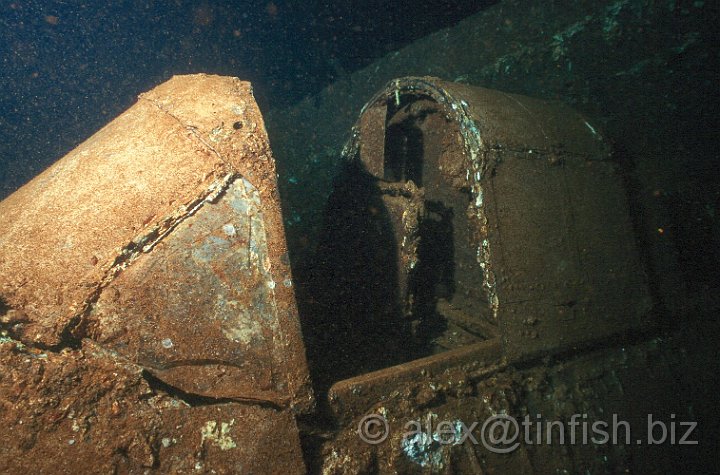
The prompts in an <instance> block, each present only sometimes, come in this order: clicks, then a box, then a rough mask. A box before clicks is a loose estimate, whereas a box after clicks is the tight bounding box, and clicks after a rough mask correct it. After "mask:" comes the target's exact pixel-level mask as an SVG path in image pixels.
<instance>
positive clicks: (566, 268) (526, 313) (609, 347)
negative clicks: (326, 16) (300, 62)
mask: <svg viewBox="0 0 720 475" xmlns="http://www.w3.org/2000/svg"><path fill="white" fill-rule="evenodd" d="M501 3H502V5H501V6H498V7H494V8H490V9H488V11H487V12H485V13H482V14H481V15H480V16H479V18H480V20H481V21H482V22H483V23H482V24H487V23H488V21H489V20H488V19H490V20H493V15H500V16H503V15H507V16H508V17H510V16H512V15H516V16H514V17H513V18H516V17H517V12H518V11H520V9H519V6H518V5H516V4H515V3H514V2H501ZM620 3H622V2H620ZM620 3H618V4H616V10H613V9H612V8H610V7H603V8H600V7H597V8H596V10H592V9H591V10H592V12H594V13H592V15H595V17H596V18H595V17H593V16H592V15H591V14H588V15H587V16H583V17H580V16H578V18H581V19H580V20H579V21H578V22H576V23H573V24H572V25H571V28H565V29H562V30H561V31H560V33H556V34H555V35H554V36H552V37H551V41H550V42H544V43H541V42H539V41H536V39H532V38H530V37H528V39H527V42H526V44H527V45H534V46H532V48H535V49H533V50H532V52H533V55H530V54H526V53H527V50H526V51H525V53H522V52H518V53H517V54H516V55H514V56H512V55H507V54H506V55H503V56H501V57H500V59H497V60H496V61H494V62H492V61H489V60H488V58H485V57H478V59H477V62H478V63H481V64H484V65H486V66H484V68H477V70H478V71H480V73H478V75H479V76H478V78H476V79H478V80H475V81H474V80H473V77H472V75H456V74H430V73H432V71H425V72H427V73H428V74H411V73H409V72H408V71H406V70H408V69H409V70H415V69H417V68H412V67H411V68H403V67H398V66H397V64H399V63H400V62H401V61H403V58H411V57H414V58H417V57H419V56H422V54H424V52H427V51H433V47H431V46H430V42H431V41H432V42H435V43H437V44H438V45H439V46H436V48H437V51H446V50H447V48H444V47H443V46H442V44H441V43H442V41H450V40H448V38H449V33H445V34H444V35H445V36H443V37H442V39H441V38H440V37H439V36H438V37H435V38H431V39H429V40H427V42H426V43H422V42H421V43H419V46H418V45H416V46H411V47H409V48H408V49H407V50H405V52H404V53H402V54H401V55H400V59H397V58H395V56H393V57H392V58H390V59H387V60H383V61H387V62H386V63H383V62H382V61H381V62H380V63H379V64H378V65H377V66H375V69H374V71H373V72H368V70H366V71H361V72H360V73H355V75H353V76H352V77H351V78H350V79H347V80H344V81H343V80H341V81H338V82H337V83H336V84H334V85H333V87H330V88H328V89H326V90H325V91H324V92H323V93H322V94H321V95H319V96H318V97H317V98H315V99H314V100H307V101H305V102H301V103H299V104H297V105H295V106H292V107H289V108H285V109H274V110H270V111H269V112H268V113H266V114H263V113H261V110H260V107H259V106H258V103H257V101H256V97H255V95H254V91H253V86H252V85H251V83H250V82H249V81H246V80H244V79H243V78H242V77H241V78H238V77H231V76H226V75H216V74H204V73H198V74H178V75H174V76H173V77H172V78H171V79H169V80H167V81H165V82H163V83H162V84H160V85H158V86H156V87H154V88H152V89H150V90H148V91H147V92H144V93H142V94H140V96H139V97H138V98H137V100H136V102H135V103H134V104H133V105H132V106H130V107H129V108H128V109H127V110H125V111H124V112H123V113H122V114H120V115H119V116H117V117H116V118H115V119H112V120H110V121H108V122H107V124H106V125H105V126H104V127H102V128H101V129H100V130H98V131H97V132H96V133H94V134H93V135H92V136H91V137H90V138H88V139H87V140H85V141H83V142H82V143H81V144H79V145H78V146H77V147H75V148H74V149H72V151H70V152H69V153H68V154H67V155H65V156H64V157H62V158H61V159H59V160H58V161H57V162H55V163H54V164H52V165H51V166H50V167H49V168H47V169H46V170H44V171H43V172H42V173H40V174H39V175H37V176H36V177H35V178H33V179H32V180H30V181H29V182H28V183H26V184H25V185H24V186H22V187H20V188H19V189H17V190H16V191H14V192H13V193H12V194H10V195H9V196H7V197H6V198H5V199H4V200H3V201H1V202H0V331H1V333H0V409H1V410H0V420H1V421H2V426H3V429H4V430H3V431H2V432H1V435H0V472H2V473H24V472H26V473H48V474H55V473H58V474H61V473H63V474H64V473H68V474H69V473H215V474H235V473H253V474H259V473H268V474H275V473H283V474H294V473H297V474H304V473H318V474H320V473H322V474H344V473H356V474H371V473H380V474H390V473H403V474H405V473H418V474H421V473H422V474H430V473H440V474H470V473H473V474H486V475H489V474H521V473H549V474H550V473H552V474H562V473H568V474H569V473H588V474H597V473H668V472H667V471H668V470H669V471H670V472H677V471H678V470H681V469H682V470H686V471H687V473H695V472H696V471H697V472H698V473H701V472H702V471H705V472H706V473H710V471H711V470H710V471H708V470H709V469H708V467H709V466H710V465H712V463H715V462H713V461H714V460H715V457H714V456H713V455H712V454H714V453H716V449H717V444H716V443H715V441H714V439H713V437H714V432H713V431H714V427H716V426H715V425H714V422H713V421H712V420H709V422H707V423H706V424H704V425H703V424H702V422H698V421H702V420H703V418H704V417H706V415H707V414H708V412H711V411H710V409H709V408H710V407H712V401H713V398H712V397H709V398H708V394H712V392H713V390H712V388H713V387H714V384H713V383H712V381H706V380H705V379H704V377H705V376H706V375H707V374H708V373H712V372H713V368H715V367H716V366H717V362H718V361H717V358H714V359H713V358H709V359H708V360H707V361H708V362H707V367H702V365H701V364H698V361H701V360H700V359H699V358H698V357H695V356H693V355H692V354H691V352H692V351H693V350H692V347H693V346H694V342H702V343H698V344H697V347H696V348H695V351H699V352H700V353H701V354H703V355H704V354H705V352H708V353H710V354H716V347H715V348H713V347H712V345H707V340H712V338H713V337H712V335H713V332H712V328H713V327H712V326H711V325H708V327H707V328H708V330H707V333H706V334H705V335H704V336H698V334H700V335H702V334H703V331H702V330H700V331H698V332H697V333H696V331H695V330H693V328H694V327H693V326H692V325H686V324H685V323H684V322H683V321H682V319H681V318H680V316H682V315H683V314H684V312H685V313H687V312H689V310H688V309H690V308H693V309H695V310H693V311H698V312H699V313H702V314H703V315H705V313H703V312H701V311H700V310H697V309H699V308H701V307H702V308H704V305H705V303H704V302H703V301H700V303H698V302H696V301H692V302H691V300H692V299H691V298H690V297H687V295H688V294H690V293H691V292H690V291H687V290H686V289H687V287H683V286H680V285H679V284H677V283H678V282H679V281H680V280H682V278H683V277H682V271H681V270H678V269H680V267H681V266H680V264H678V262H679V261H678V260H675V259H670V257H668V256H670V255H671V253H670V251H668V250H667V248H664V247H662V246H664V245H665V244H653V243H651V244H648V239H647V237H643V236H646V234H647V233H646V231H647V229H646V228H652V230H655V229H656V228H657V226H654V224H652V223H651V224H648V222H649V221H651V220H650V218H647V217H646V216H645V215H643V213H642V211H639V209H640V208H642V206H644V205H643V203H644V201H643V199H645V200H647V199H648V198H643V199H640V198H638V196H637V189H638V185H637V184H636V183H635V182H633V181H632V178H631V175H632V173H631V171H630V170H628V166H627V161H625V162H624V161H623V159H622V157H620V158H618V156H619V155H622V154H623V153H625V154H627V155H632V154H633V153H636V154H637V150H635V151H634V150H633V149H632V148H631V147H628V146H625V144H626V143H627V142H628V140H626V141H623V140H624V138H626V137H624V135H623V134H627V135H628V136H631V138H632V140H629V142H632V143H634V144H636V145H637V147H638V149H641V150H643V151H646V150H650V151H655V152H657V151H658V150H659V147H660V146H659V145H657V144H655V145H653V144H652V140H649V139H648V141H647V142H642V143H641V141H640V140H639V139H637V137H638V136H639V135H640V134H644V135H642V136H643V137H645V136H646V135H652V134H650V133H649V132H648V131H647V130H646V131H643V132H641V131H640V128H639V127H638V128H635V129H633V128H632V127H630V126H629V125H628V122H629V121H628V120H626V121H625V122H622V125H618V122H613V121H612V120H606V119H599V118H598V117H600V116H602V114H600V113H599V108H593V107H595V106H594V105H593V104H597V103H600V102H601V101H596V102H592V97H594V96H592V94H594V93H595V92H594V93H589V92H587V91H585V92H583V94H585V93H587V97H588V99H587V100H585V101H582V100H577V101H570V100H567V97H566V96H563V95H562V94H559V93H558V94H548V93H547V92H548V91H552V90H554V89H553V88H555V89H558V90H559V89H561V86H560V84H567V81H565V80H566V79H567V78H565V77H562V76H563V75H564V74H567V75H571V74H574V73H572V72H571V70H572V68H564V69H562V70H561V71H562V72H560V73H557V74H558V75H559V77H556V76H553V75H550V74H544V73H543V71H541V70H539V69H541V68H543V67H549V66H540V65H539V64H538V63H536V62H535V61H536V60H535V59H534V58H535V57H536V56H537V55H539V54H544V55H546V56H548V57H549V58H554V61H555V62H556V63H557V62H562V61H566V60H567V61H568V62H570V59H568V58H573V60H576V59H577V58H582V57H584V53H585V52H587V49H589V48H590V46H587V45H586V44H591V43H593V42H597V43H603V42H604V43H607V42H612V40H613V39H614V37H612V36H611V35H614V34H618V35H619V33H617V31H620V30H622V31H626V32H630V31H632V32H634V33H632V34H645V33H644V32H639V30H638V29H637V28H635V26H636V23H634V22H639V23H643V22H642V21H641V19H640V17H639V16H638V17H637V18H635V17H633V19H632V20H627V19H623V18H621V16H622V14H623V12H624V11H625V10H623V8H625V3H627V2H625V3H622V5H620ZM696 3H697V2H696ZM701 3H702V2H701ZM617 5H620V6H617ZM588 8H590V7H588ZM628 8H629V7H628ZM696 8H701V7H698V6H696ZM502 9H505V10H502ZM659 9H660V7H658V11H659ZM499 11H500V12H502V13H498V12H499ZM647 11H648V12H651V13H648V15H651V14H652V15H655V14H658V15H659V14H660V13H657V12H656V11H655V10H653V9H652V8H650V7H647ZM513 12H514V13H513ZM627 14H628V15H630V14H629V13H627ZM594 18H595V19H594ZM600 18H602V19H603V20H602V21H601V20H600ZM653 18H654V17H653ZM596 20H597V21H596ZM611 20H612V21H615V22H616V23H615V24H611V23H609V22H610V21H611ZM583 21H584V22H585V23H582V22H583ZM491 23H492V22H491ZM643 24H646V23H643ZM647 24H651V23H649V22H647ZM468 25H469V24H466V25H465V26H466V27H467V26H468ZM578 25H579V26H578ZM658 28H659V27H658ZM458 29H459V30H458V31H462V27H458ZM616 30H617V31H616ZM497 31H499V30H497ZM492 34H493V35H497V34H499V33H492ZM582 35H587V36H585V37H584V38H585V39H586V43H581V42H578V43H573V41H574V40H573V38H576V37H580V36H582ZM626 35H631V33H626ZM695 38H696V39H697V37H695ZM685 39H687V38H685ZM494 40H497V41H500V40H501V39H498V38H494ZM484 41H486V42H489V41H490V40H488V39H487V38H485V40H484ZM683 44H685V43H683ZM541 45H544V46H541ZM594 47H596V48H597V44H594ZM688 47H689V48H690V46H688ZM413 48H416V49H414V50H413ZM528 48H529V46H528ZM586 48H587V49H586ZM437 51H436V52H437ZM468 54H469V53H468ZM482 54H487V53H482ZM573 55H574V56H573ZM435 56H439V55H435ZM632 59H633V61H635V60H637V61H636V62H637V63H642V61H641V60H638V58H632ZM393 61H395V62H393ZM418 61H419V60H418ZM455 61H456V62H458V63H460V62H461V61H459V60H458V58H455ZM628 61H629V60H628ZM578 62H581V61H578ZM643 64H644V66H643V67H651V66H652V65H653V64H655V63H652V62H649V61H646V62H645V63H643ZM658 64H659V63H658ZM648 65H650V66H648ZM521 66H522V67H521ZM581 66H582V65H581ZM625 66H627V65H623V68H624V69H623V71H624V72H623V74H615V75H606V76H602V77H601V76H599V75H598V76H591V75H588V77H595V78H596V79H595V80H596V81H598V83H601V82H602V81H605V82H602V84H604V85H605V87H604V88H600V87H598V88H597V89H598V90H600V91H601V92H600V93H598V94H601V95H602V94H605V93H606V92H607V89H608V88H609V86H607V85H608V84H610V82H611V81H624V80H625V75H626V74H629V73H627V72H626V71H628V70H629V69H627V68H625ZM553 67H555V66H553ZM585 67H586V68H592V67H594V66H592V65H591V64H589V63H588V64H586V65H585ZM533 68H535V69H533ZM428 69H431V68H428ZM618 69H622V68H619V67H618ZM378 71H381V73H378ZM511 71H512V72H511ZM515 71H519V72H515ZM503 74H506V75H508V77H507V78H505V81H503V80H501V78H499V76H502V75H503ZM553 74H555V73H553ZM658 74H660V73H658ZM663 74H665V73H663ZM436 76H442V78H440V77H436ZM367 77H372V78H373V80H372V81H370V80H365V79H366V78H367ZM523 77H530V78H531V79H528V82H527V83H526V84H525V83H523V84H525V85H526V86H527V87H525V88H524V89H523V88H522V87H518V84H520V83H522V81H523V80H522V78H523ZM358 78H359V79H358ZM533 78H534V79H533ZM548 78H550V79H548ZM380 79H382V81H381V80H380ZM358 84H360V85H359V86H358ZM503 84H504V85H506V86H507V87H506V88H504V87H502V86H503ZM562 87H565V86H562ZM573 87H574V86H573ZM578 87H579V86H578ZM583 87H584V86H583ZM589 89H590V88H589V87H588V90H589ZM350 91H351V92H350ZM576 92H577V91H574V92H573V94H575V93H576ZM626 92H627V91H626ZM631 92H632V91H631ZM635 92H637V91H635ZM578 94H579V93H578ZM570 95H572V94H570ZM629 95H630V94H629V93H628V96H629ZM603 97H604V96H603ZM679 100H680V99H678V101H679ZM628 102H629V101H628ZM588 104H590V105H588ZM603 105H604V106H605V104H604V103H603ZM598 107H599V106H598ZM606 107H607V108H608V110H616V111H619V110H621V111H623V113H625V112H627V111H629V110H630V109H631V107H630V105H627V106H626V104H625V103H624V102H623V101H622V100H617V102H616V103H612V102H611V101H610V102H609V103H608V105H606ZM613 107H615V109H612V108H613ZM311 111H314V112H313V113H315V114H316V116H315V118H313V119H309V118H308V117H309V114H311ZM318 111H320V113H318ZM593 112H595V114H593ZM627 113H628V114H629V113H630V112H627ZM608 115H611V114H610V113H608ZM625 119H627V117H626V118H625ZM663 120H667V121H668V122H672V118H664V119H663ZM660 128H661V127H660V126H658V129H660ZM633 133H635V134H637V135H635V136H633V135H632V134H633ZM308 137H312V140H310V139H308ZM658 137H659V138H658V141H662V140H664V139H663V137H664V136H663V135H662V134H658ZM653 146H657V148H652V147H653ZM296 155H297V156H302V157H303V158H302V159H297V158H296ZM319 169H323V170H331V171H332V172H331V173H324V174H319V173H318V170H319ZM646 171H647V170H646ZM712 229H713V232H715V233H716V234H715V235H714V236H715V237H717V236H720V234H718V233H717V230H718V228H717V226H716V227H715V228H712ZM664 232H665V231H664V229H659V231H658V232H655V233H654V234H653V236H656V235H658V234H663V233H664ZM644 233H645V234H644ZM718 242H720V241H718ZM710 247H712V246H709V248H710ZM713 255H714V254H713V253H712V252H710V251H707V256H708V257H707V259H708V260H712V259H713V257H712V256H713ZM683 285H686V284H683ZM689 287H691V286H689ZM703 289H707V287H703ZM704 292H706V290H702V291H697V294H696V297H697V295H701V294H702V295H704ZM679 294H686V295H685V297H682V298H681V297H678V295H679ZM683 298H686V300H683ZM708 308H709V305H708ZM709 312H710V311H709V310H708V311H707V313H709ZM686 327H687V328H686ZM701 328H702V326H701ZM703 339H704V340H703ZM709 378H710V379H712V377H711V376H710V377H709ZM695 384H697V387H695V386H694V385H695ZM715 399H716V398H715Z"/></svg>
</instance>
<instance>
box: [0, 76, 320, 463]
mask: <svg viewBox="0 0 720 475" xmlns="http://www.w3.org/2000/svg"><path fill="white" fill-rule="evenodd" d="M0 229H2V233H0V246H1V247H0V248H1V249H2V250H1V251H0V297H1V298H2V303H3V308H2V309H1V310H2V311H0V313H1V314H2V315H0V323H1V324H2V329H3V330H4V331H5V332H7V335H9V336H10V337H12V338H14V339H16V340H18V341H21V342H22V343H24V344H26V345H28V346H29V347H34V348H42V349H46V350H49V351H57V350H60V349H62V348H80V347H84V346H85V343H84V342H87V341H94V342H95V343H97V344H99V345H101V347H102V348H104V349H105V350H109V351H112V352H113V354H116V355H118V357H123V358H127V359H129V361H131V362H133V363H135V364H137V365H139V367H141V368H143V369H144V371H146V372H147V373H148V374H149V375H152V376H149V377H154V378H156V379H157V380H158V381H160V382H161V383H162V384H164V385H167V386H168V387H169V388H172V390H173V391H179V392H180V393H182V394H187V395H190V396H191V397H194V398H212V400H213V401H219V402H222V401H225V402H228V403H231V402H244V403H250V404H251V406H252V405H257V406H258V408H255V409H252V408H250V409H248V411H249V416H248V417H251V416H252V417H254V418H256V419H264V418H265V416H264V415H262V414H260V413H264V412H267V411H266V410H265V409H259V407H263V408H265V407H270V408H273V410H275V411H280V412H281V413H283V415H282V416H281V419H282V420H280V419H278V420H275V419H272V418H270V419H267V420H268V424H270V425H271V426H272V425H273V424H275V425H278V424H279V425H283V426H284V427H286V428H287V431H289V434H290V435H292V437H295V441H297V433H296V428H295V426H294V423H293V424H291V425H290V424H286V422H288V418H292V417H291V416H289V415H288V414H285V413H284V411H291V410H293V411H296V412H303V411H308V410H309V409H310V408H311V407H312V406H313V396H312V392H311V388H310V383H309V376H308V372H307V365H306V361H305V350H304V345H303V342H302V336H301V333H300V327H299V322H298V316H297V308H296V303H295V297H294V283H293V280H292V275H291V272H290V269H289V264H288V257H287V248H286V244H285V238H284V229H283V224H282V220H281V211H280V201H279V197H278V193H277V185H276V175H275V164H274V161H273V158H272V155H271V152H270V148H269V145H268V139H267V135H266V132H265V129H264V125H263V121H262V117H261V115H260V112H259V110H258V108H257V105H256V104H255V101H254V98H253V96H252V90H251V86H250V84H249V83H246V82H242V81H240V80H238V79H237V78H227V77H220V76H208V75H201V74H199V75H190V76H177V77H174V78H173V79H171V80H169V81H168V82H166V83H164V84H163V85H161V86H159V87H157V88H155V89H154V90H152V91H150V92H149V93H146V94H143V95H141V96H140V99H139V101H138V102H137V103H136V104H135V105H134V106H133V107H131V108H130V109H129V110H127V111H126V112H125V113H123V114H122V115H121V116H119V117H118V118H117V119H115V120H114V121H112V122H111V123H110V124H108V125H107V126H106V127H105V128H103V129H102V130H100V131H99V132H98V133H97V134H95V135H94V136H92V137H91V138H89V139H88V140H87V141H85V142H84V143H83V144H81V145H80V146H78V148H77V149H75V150H73V151H72V152H71V153H69V154H68V155H67V156H66V157H64V158H62V159H61V160H59V161H58V162H57V163H56V164H55V165H53V166H52V167H50V168H49V169H48V170H46V171H45V172H44V173H42V174H41V175H40V176H38V177H37V178H36V179H35V180H33V181H32V182H30V183H29V184H27V185H26V186H24V187H23V188H21V189H20V190H18V191H17V192H16V193H14V194H13V195H11V196H10V197H9V198H7V199H6V200H5V201H3V202H2V203H0ZM253 414H255V415H253ZM179 417H181V418H182V416H179ZM252 417H251V418H252ZM273 421H275V422H273ZM251 432H252V431H244V432H243V433H242V436H243V437H245V436H248V437H250V436H255V435H256V434H254V433H252V434H251ZM268 440H269V439H268ZM263 450H264V449H263ZM252 454H253V451H252V450H251V451H248V452H243V454H239V453H236V454H235V455H236V456H240V457H241V459H243V458H244V461H243V463H245V464H247V463H249V461H252V457H253V456H252ZM298 454H299V449H298V450H296V453H295V455H294V456H296V457H299V455H298ZM241 461H242V460H241ZM296 462H297V464H298V466H302V461H301V460H296ZM233 466H235V465H233Z"/></svg>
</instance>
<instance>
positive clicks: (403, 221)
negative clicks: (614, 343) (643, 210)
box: [345, 78, 651, 359]
mask: <svg viewBox="0 0 720 475" xmlns="http://www.w3.org/2000/svg"><path fill="white" fill-rule="evenodd" d="M345 154H346V155H347V156H349V157H350V158H352V159H355V160H357V162H358V163H360V164H362V167H363V168H364V169H365V170H366V172H367V173H369V174H370V175H372V176H373V177H374V178H375V179H376V185H375V186H376V187H377V188H378V190H379V193H380V194H381V195H382V196H383V200H384V203H385V208H386V209H385V212H386V213H387V220H388V221H389V222H390V223H392V225H393V229H394V230H395V234H396V244H397V249H398V256H399V257H398V261H397V272H398V275H399V278H398V282H399V284H398V298H400V299H401V300H403V301H404V303H403V306H404V307H407V306H408V305H410V306H414V307H415V310H412V309H411V310H410V311H409V318H411V319H415V320H418V319H420V320H421V319H423V318H425V319H427V318H437V317H438V316H439V317H441V318H442V319H443V320H444V321H446V322H448V324H449V325H451V326H458V327H463V329H465V330H468V328H467V327H468V323H470V322H472V320H473V319H475V320H478V321H479V322H480V323H483V324H490V325H496V326H498V327H499V332H500V333H501V335H502V339H503V342H504V347H505V356H507V357H509V358H511V359H516V358H522V357H524V356H527V355H530V354H534V353H543V352H552V351H559V350H560V349H562V348H568V347H571V346H573V345H577V344H580V343H583V342H590V341H598V340H600V339H602V338H606V337H608V336H610V335H613V334H617V333H621V332H623V331H627V330H631V329H639V328H641V327H643V325H644V324H645V323H646V320H647V317H648V314H649V311H650V307H651V305H650V294H649V289H648V286H647V282H646V278H645V274H644V272H643V270H642V265H641V262H640V258H639V255H638V253H637V250H636V248H635V242H634V237H633V229H632V224H631V221H630V218H629V212H628V208H627V203H626V197H625V192H624V189H623V186H622V181H621V179H620V177H619V176H618V175H617V172H616V169H615V165H614V164H613V163H612V162H611V161H610V151H609V147H608V145H607V144H606V142H605V140H604V139H603V137H602V135H601V133H600V131H599V129H598V127H597V126H596V125H593V124H592V123H590V121H589V120H588V119H586V118H585V117H583V116H582V115H580V114H578V113H577V112H575V111H573V110H572V109H570V108H568V107H566V106H564V105H562V104H560V103H554V102H546V101H540V100H535V99H531V98H528V97H524V96H518V95H512V94H506V93H503V92H499V91H492V90H488V89H483V88H475V87H470V86H467V85H462V84H456V83H446V82H443V81H440V80H437V79H434V78H401V79H397V80H395V81H392V82H390V83H389V84H388V85H387V87H386V88H385V89H383V90H382V91H381V92H380V93H378V94H377V95H376V96H375V97H374V98H373V99H372V100H370V101H369V102H368V104H367V105H366V106H365V107H364V108H363V112H362V115H361V118H360V119H359V121H358V125H357V126H356V127H355V129H354V136H353V139H352V140H351V141H350V143H349V144H348V145H347V146H346V150H345ZM418 200H419V201H420V204H418V203H417V201H418ZM412 222H414V223H415V224H412ZM423 247H425V248H426V249H425V252H424V254H423ZM438 255H439V256H441V257H440V258H438ZM428 262H430V263H431V264H432V265H430V266H428V265H427V263H428ZM418 302H423V303H424V305H425V307H424V308H422V307H421V306H419V305H418ZM413 312H415V314H414V315H413ZM406 316H407V315H406ZM420 324H421V323H420ZM471 333H478V332H477V331H472V330H471ZM480 336H481V339H482V338H485V337H486V335H480ZM435 341H436V343H437V344H436V345H435V346H436V347H437V348H438V349H442V348H452V347H458V346H462V345H464V344H467V343H469V342H470V343H471V342H472V339H465V340H458V341H456V342H452V341H449V340H448V337H447V336H443V335H440V336H436V337H435ZM434 351H436V350H434Z"/></svg>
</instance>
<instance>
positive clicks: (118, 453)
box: [0, 338, 305, 474]
mask: <svg viewBox="0 0 720 475" xmlns="http://www.w3.org/2000/svg"><path fill="white" fill-rule="evenodd" d="M0 368H1V369H2V371H1V372H0V408H1V410H0V421H2V427H3V429H4V430H3V431H2V433H0V472H2V473H48V474H75V473H87V474H95V473H97V474H106V473H217V474H236V473H248V472H252V473H258V474H260V473H263V474H275V473H288V474H291V473H292V474H303V473H305V468H304V465H303V462H302V453H301V451H300V443H299V438H298V431H297V426H296V423H295V417H294V414H293V413H292V411H291V410H289V409H277V408H272V407H261V406H258V405H249V404H237V403H231V402H221V403H218V404H204V405H189V404H188V402H187V401H185V400H183V399H180V398H178V397H176V396H172V395H169V394H166V393H163V392H161V391H157V390H156V389H154V388H153V387H151V386H150V385H149V384H148V381H147V380H146V378H144V377H143V373H144V369H143V368H142V367H141V366H139V365H135V364H133V363H131V362H129V361H127V360H125V359H123V358H122V357H118V356H117V355H116V354H113V353H112V352H108V351H106V350H104V349H102V348H101V347H99V346H97V345H95V344H93V343H92V342H90V341H87V342H86V344H85V345H83V348H82V349H80V350H69V351H64V352H62V353H55V352H49V351H48V352H41V351H37V350H34V349H32V348H30V347H25V346H24V345H22V344H20V343H19V342H13V341H12V340H10V339H7V338H0Z"/></svg>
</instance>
